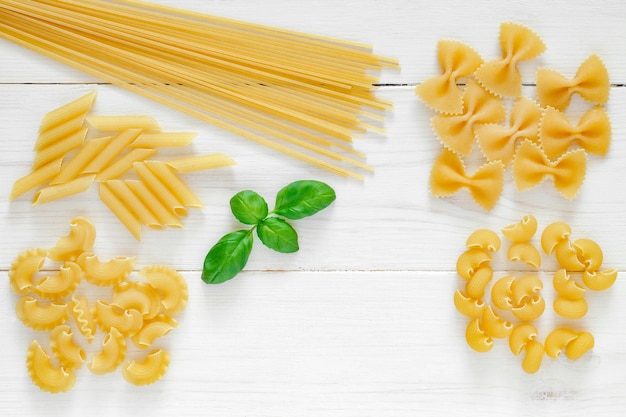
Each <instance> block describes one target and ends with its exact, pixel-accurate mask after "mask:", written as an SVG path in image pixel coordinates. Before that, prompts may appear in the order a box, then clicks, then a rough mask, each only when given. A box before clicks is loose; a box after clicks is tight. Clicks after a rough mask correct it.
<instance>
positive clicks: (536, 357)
mask: <svg viewBox="0 0 626 417" xmlns="http://www.w3.org/2000/svg"><path fill="white" fill-rule="evenodd" d="M524 350H525V351H526V355H524V359H523V360H522V369H523V370H524V372H526V373H529V374H534V373H535V372H537V371H538V370H539V368H540V367H541V362H542V360H543V354H544V353H545V349H544V347H543V344H542V343H541V342H538V341H536V340H531V341H529V342H528V343H527V344H526V346H524Z"/></svg>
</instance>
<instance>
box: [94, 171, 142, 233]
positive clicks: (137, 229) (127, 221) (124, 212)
mask: <svg viewBox="0 0 626 417" xmlns="http://www.w3.org/2000/svg"><path fill="white" fill-rule="evenodd" d="M98 194H99V195H100V199H101V200H102V202H103V203H104V204H105V205H106V206H107V207H108V208H109V210H111V212H112V213H113V214H114V215H115V217H117V218H118V219H119V221H120V222H122V224H123V225H124V226H126V229H128V231H129V232H130V233H131V234H132V235H133V236H134V237H135V239H137V240H141V223H140V222H139V219H137V218H136V217H135V215H134V214H133V213H132V212H131V211H130V210H129V209H128V207H126V205H125V204H124V203H123V202H122V201H120V199H119V198H118V197H117V196H116V195H115V193H113V191H112V190H111V188H110V187H109V186H108V185H107V183H105V182H103V183H100V187H99V188H98Z"/></svg>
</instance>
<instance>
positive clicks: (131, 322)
mask: <svg viewBox="0 0 626 417" xmlns="http://www.w3.org/2000/svg"><path fill="white" fill-rule="evenodd" d="M94 313H95V314H94V319H95V321H96V323H97V324H98V325H99V326H100V328H101V329H102V330H104V331H105V332H110V331H111V329H116V331H118V332H120V333H121V334H122V335H124V336H130V335H133V334H135V333H136V332H137V331H138V330H139V329H141V327H142V326H143V317H142V316H141V313H140V312H139V311H137V310H135V309H130V310H120V309H119V308H116V307H115V306H112V305H111V304H108V303H105V302H104V301H102V300H98V301H96V308H95V310H94Z"/></svg>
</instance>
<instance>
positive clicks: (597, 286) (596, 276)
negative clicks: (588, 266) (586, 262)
mask: <svg viewBox="0 0 626 417" xmlns="http://www.w3.org/2000/svg"><path fill="white" fill-rule="evenodd" d="M616 279H617V269H607V270H604V271H585V272H583V282H584V283H585V286H586V287H587V288H589V289H590V290H593V291H604V290H606V289H608V288H610V287H611V286H612V285H613V284H614V283H615V280H616Z"/></svg>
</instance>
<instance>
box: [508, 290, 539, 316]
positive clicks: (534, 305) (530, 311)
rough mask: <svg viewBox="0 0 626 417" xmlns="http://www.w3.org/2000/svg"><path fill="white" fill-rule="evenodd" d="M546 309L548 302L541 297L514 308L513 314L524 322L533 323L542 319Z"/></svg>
mask: <svg viewBox="0 0 626 417" xmlns="http://www.w3.org/2000/svg"><path fill="white" fill-rule="evenodd" d="M545 309H546V301H545V300H544V299H543V297H542V296H540V295H534V296H532V297H531V298H529V299H525V300H524V302H523V303H522V304H521V305H519V306H513V308H511V312H512V313H513V315H514V316H515V317H517V318H518V319H520V320H522V321H533V320H536V319H538V318H539V317H541V315H542V314H543V312H544V311H545Z"/></svg>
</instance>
